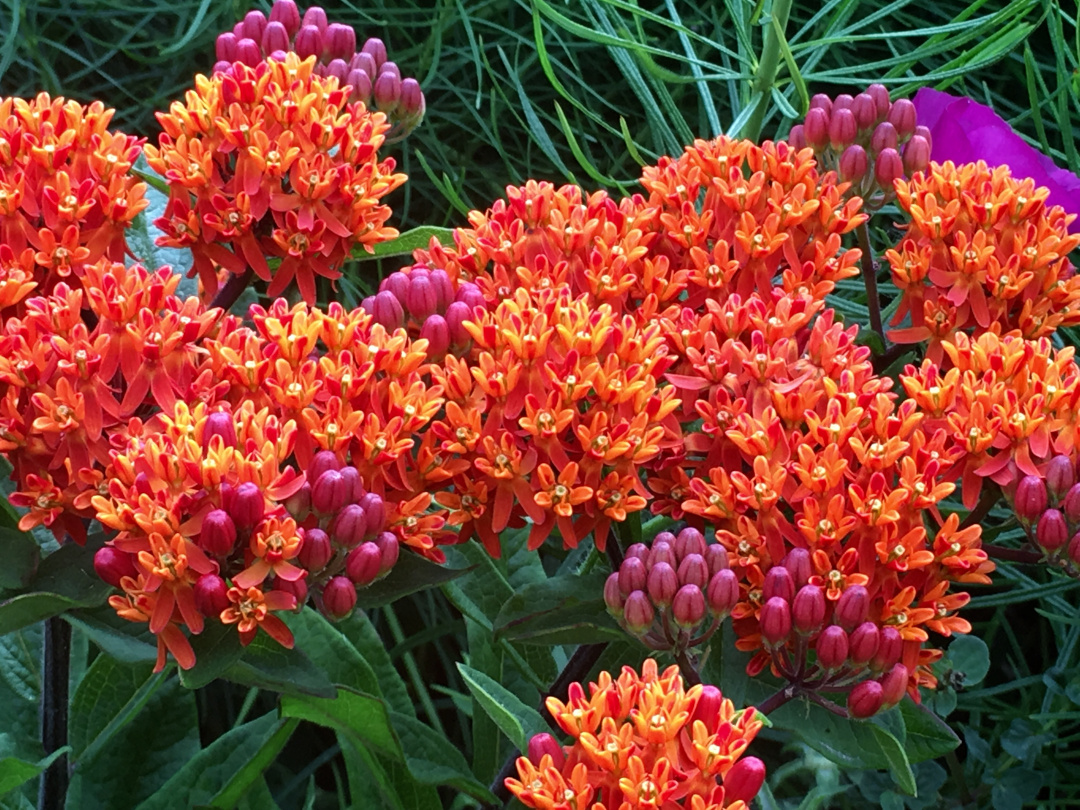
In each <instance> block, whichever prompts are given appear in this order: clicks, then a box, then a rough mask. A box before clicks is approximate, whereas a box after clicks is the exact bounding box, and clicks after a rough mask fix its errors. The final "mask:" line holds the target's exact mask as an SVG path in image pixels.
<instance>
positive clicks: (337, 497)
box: [311, 470, 352, 515]
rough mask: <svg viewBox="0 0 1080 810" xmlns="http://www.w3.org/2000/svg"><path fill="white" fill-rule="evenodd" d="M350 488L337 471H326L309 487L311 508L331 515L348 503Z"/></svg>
mask: <svg viewBox="0 0 1080 810" xmlns="http://www.w3.org/2000/svg"><path fill="white" fill-rule="evenodd" d="M351 489H352V487H350V486H349V482H348V481H346V480H345V477H344V476H343V475H342V474H341V473H340V472H338V471H337V470H327V471H326V472H324V473H323V474H322V475H320V476H319V478H318V480H317V481H316V482H315V483H314V484H313V485H312V487H311V508H312V509H314V510H315V511H316V512H318V513H319V514H321V515H332V514H334V513H336V512H337V511H338V510H339V509H341V507H343V506H344V505H345V504H346V503H348V500H349V496H350V495H351V494H352V492H351Z"/></svg>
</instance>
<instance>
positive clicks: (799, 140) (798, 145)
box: [787, 124, 806, 151]
mask: <svg viewBox="0 0 1080 810" xmlns="http://www.w3.org/2000/svg"><path fill="white" fill-rule="evenodd" d="M787 142H788V144H790V145H791V148H792V149H794V150H796V151H799V150H802V149H805V148H806V131H805V127H804V126H803V125H802V124H796V125H795V126H793V127H792V128H791V132H789V133H788V136H787Z"/></svg>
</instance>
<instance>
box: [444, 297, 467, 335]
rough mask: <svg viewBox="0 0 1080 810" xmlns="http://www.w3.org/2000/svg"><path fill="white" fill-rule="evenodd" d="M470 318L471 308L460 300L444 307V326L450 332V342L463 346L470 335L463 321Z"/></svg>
mask: <svg viewBox="0 0 1080 810" xmlns="http://www.w3.org/2000/svg"><path fill="white" fill-rule="evenodd" d="M471 320H472V310H471V309H469V307H468V305H466V304H464V303H462V302H461V301H455V302H454V303H452V304H450V306H448V307H447V308H446V328H447V329H448V330H449V332H450V344H451V345H453V346H464V345H465V344H466V343H468V342H469V341H470V340H472V335H470V334H469V330H468V329H466V328H465V321H471Z"/></svg>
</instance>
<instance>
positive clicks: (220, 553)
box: [199, 509, 236, 557]
mask: <svg viewBox="0 0 1080 810" xmlns="http://www.w3.org/2000/svg"><path fill="white" fill-rule="evenodd" d="M199 546H200V547H201V548H202V549H203V550H205V551H206V552H208V553H209V554H212V555H213V556H215V557H224V556H226V555H228V554H229V553H231V552H232V550H233V548H234V547H235V546H236V524H235V523H233V519H232V518H231V517H229V513H228V512H226V511H225V510H224V509H214V510H213V511H212V512H208V513H207V515H206V517H204V518H203V524H202V531H201V532H200V533H199Z"/></svg>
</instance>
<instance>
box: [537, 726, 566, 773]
mask: <svg viewBox="0 0 1080 810" xmlns="http://www.w3.org/2000/svg"><path fill="white" fill-rule="evenodd" d="M544 754H547V755H548V756H549V757H551V764H552V765H553V766H554V767H555V769H556V770H561V769H562V766H563V765H564V764H566V753H565V752H564V751H563V747H562V746H561V745H559V741H558V740H556V739H555V738H554V737H552V736H551V735H550V734H548V733H546V732H545V733H543V734H534V735H533V736H532V738H531V739H530V740H529V762H531V763H532V764H533V765H534V766H535V767H537V768H539V767H540V760H542V759H543V758H544Z"/></svg>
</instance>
